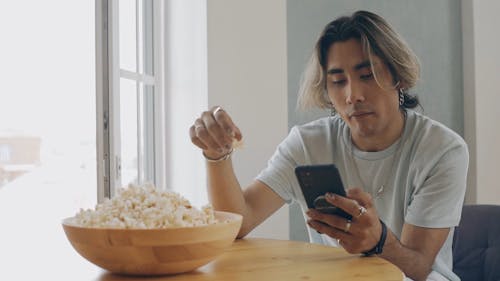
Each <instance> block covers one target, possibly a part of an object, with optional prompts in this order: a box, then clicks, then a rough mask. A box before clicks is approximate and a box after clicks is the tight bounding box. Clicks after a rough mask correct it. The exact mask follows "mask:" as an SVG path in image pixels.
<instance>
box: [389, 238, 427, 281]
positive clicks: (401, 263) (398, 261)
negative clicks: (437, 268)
mask: <svg viewBox="0 0 500 281" xmlns="http://www.w3.org/2000/svg"><path fill="white" fill-rule="evenodd" d="M379 257H381V258H383V259H385V260H387V261H389V262H391V263H392V264H394V265H396V266H397V267H399V268H400V269H401V270H402V271H403V272H404V274H405V275H406V276H407V277H409V278H411V279H412V280H414V281H420V280H426V279H427V276H428V275H429V273H430V272H431V270H432V262H431V261H429V260H428V258H426V256H425V255H424V254H422V253H420V252H418V251H416V250H413V249H411V248H409V247H407V246H405V245H403V244H402V243H401V242H400V241H399V240H398V239H397V237H396V236H395V235H394V234H393V233H392V232H391V231H388V233H387V240H386V242H385V245H384V250H383V252H382V254H380V255H379Z"/></svg>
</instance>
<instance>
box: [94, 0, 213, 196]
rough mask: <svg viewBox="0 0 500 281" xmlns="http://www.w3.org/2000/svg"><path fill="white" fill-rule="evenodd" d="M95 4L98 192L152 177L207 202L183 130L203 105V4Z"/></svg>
mask: <svg viewBox="0 0 500 281" xmlns="http://www.w3.org/2000/svg"><path fill="white" fill-rule="evenodd" d="M101 4H102V5H100V6H99V7H98V11H97V12H98V18H97V25H98V26H100V27H101V28H99V29H98V33H99V34H97V42H98V44H97V46H98V49H97V56H98V58H101V59H98V65H97V72H98V80H97V85H98V87H97V88H98V112H97V118H98V139H100V141H101V142H100V143H99V144H98V159H100V160H102V161H98V165H100V166H101V167H100V168H99V169H98V178H99V187H100V188H99V198H100V200H102V199H103V198H104V197H111V196H113V194H114V190H115V189H116V188H117V187H121V186H125V185H127V184H128V183H144V182H153V183H155V184H156V186H157V187H159V188H166V189H170V190H175V191H178V192H179V193H181V194H182V195H184V196H185V197H187V198H188V199H189V200H191V201H192V202H193V203H194V204H197V205H200V204H202V203H205V202H206V201H207V199H206V192H205V187H204V186H205V171H204V166H203V165H204V163H203V162H202V159H201V157H200V155H199V151H198V150H197V149H196V148H195V147H194V146H193V145H192V144H191V142H190V140H189V135H188V128H189V126H190V124H191V123H192V122H193V121H194V119H195V116H197V115H199V114H200V112H201V111H202V110H204V109H206V107H207V96H206V91H207V90H206V88H207V82H206V76H207V74H206V68H207V67H206V3H205V2H204V1H185V0H173V1H153V0H127V1H124V0H122V1H117V0H110V1H102V3H101Z"/></svg>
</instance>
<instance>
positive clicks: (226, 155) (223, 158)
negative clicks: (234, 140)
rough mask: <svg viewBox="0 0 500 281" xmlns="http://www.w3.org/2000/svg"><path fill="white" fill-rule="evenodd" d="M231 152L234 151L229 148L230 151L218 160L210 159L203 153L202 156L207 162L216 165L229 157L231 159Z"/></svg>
mask: <svg viewBox="0 0 500 281" xmlns="http://www.w3.org/2000/svg"><path fill="white" fill-rule="evenodd" d="M233 151H234V149H232V148H231V151H229V152H228V153H226V154H224V155H222V156H221V157H219V158H210V157H208V156H206V155H205V153H204V152H202V154H203V157H205V159H206V160H207V162H210V163H217V162H222V161H225V160H227V159H229V157H231V154H233Z"/></svg>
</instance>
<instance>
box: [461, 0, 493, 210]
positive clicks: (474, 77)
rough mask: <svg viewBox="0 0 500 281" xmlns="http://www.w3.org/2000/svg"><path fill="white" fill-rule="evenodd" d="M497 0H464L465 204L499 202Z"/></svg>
mask: <svg viewBox="0 0 500 281" xmlns="http://www.w3.org/2000/svg"><path fill="white" fill-rule="evenodd" d="M498 11H500V2H499V1H496V0H486V1H485V0H473V1H471V0H463V1H462V14H463V31H464V36H463V55H464V66H463V69H464V107H465V108H464V112H465V123H464V127H465V139H466V141H467V143H468V144H469V150H470V153H471V161H470V170H469V182H468V185H469V192H468V194H467V202H468V203H480V204H500V182H499V180H498V173H499V171H500V170H499V164H498V161H499V159H500V125H499V124H498V121H499V120H500V110H499V109H498V105H499V104H500V87H498V81H499V78H500V76H499V75H500V53H499V52H498V50H500V38H499V37H498V35H497V31H496V27H497V26H499V25H500V18H499V17H498Z"/></svg>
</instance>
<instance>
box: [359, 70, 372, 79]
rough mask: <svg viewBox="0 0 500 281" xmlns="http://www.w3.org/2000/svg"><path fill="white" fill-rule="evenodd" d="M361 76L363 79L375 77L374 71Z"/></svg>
mask: <svg viewBox="0 0 500 281" xmlns="http://www.w3.org/2000/svg"><path fill="white" fill-rule="evenodd" d="M360 78H361V79H362V80H370V79H372V78H373V73H372V72H370V73H368V74H364V75H361V76H360Z"/></svg>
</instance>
